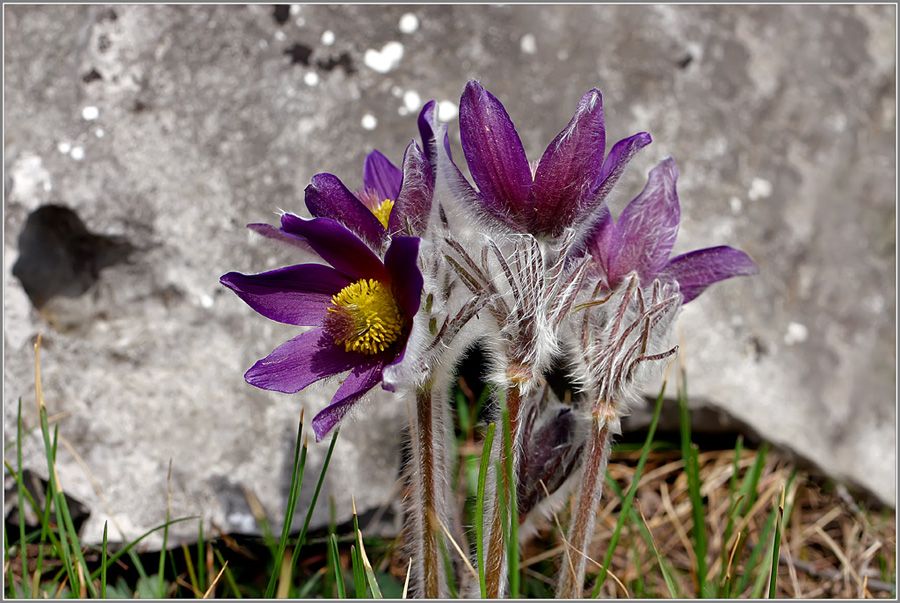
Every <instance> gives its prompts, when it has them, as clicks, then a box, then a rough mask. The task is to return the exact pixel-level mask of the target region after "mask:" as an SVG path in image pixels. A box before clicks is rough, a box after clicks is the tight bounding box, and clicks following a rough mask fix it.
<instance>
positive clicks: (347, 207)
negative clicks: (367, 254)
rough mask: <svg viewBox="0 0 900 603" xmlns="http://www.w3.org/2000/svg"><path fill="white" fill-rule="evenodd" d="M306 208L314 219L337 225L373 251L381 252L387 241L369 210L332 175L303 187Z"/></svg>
mask: <svg viewBox="0 0 900 603" xmlns="http://www.w3.org/2000/svg"><path fill="white" fill-rule="evenodd" d="M391 198H392V199H393V197H391ZM306 207H307V208H308V209H309V213H311V214H312V215H313V216H315V217H316V218H331V219H332V220H335V221H336V222H340V223H341V224H343V225H344V226H346V227H347V228H349V229H350V230H352V231H353V232H355V233H356V234H357V235H358V236H359V237H360V238H361V239H363V240H364V241H365V242H366V243H368V244H369V245H370V246H371V247H373V248H375V249H381V246H382V245H383V244H384V241H385V238H386V237H387V231H385V229H384V226H382V224H381V222H379V221H378V218H376V217H375V214H373V213H372V210H370V209H369V208H368V207H366V206H365V205H363V203H362V201H360V200H359V199H357V198H356V195H354V194H353V193H351V192H350V189H348V188H347V187H346V186H344V184H343V183H342V182H341V181H340V180H339V179H338V177H337V176H334V175H333V174H316V175H315V176H313V177H312V183H311V184H310V185H309V186H307V187H306Z"/></svg>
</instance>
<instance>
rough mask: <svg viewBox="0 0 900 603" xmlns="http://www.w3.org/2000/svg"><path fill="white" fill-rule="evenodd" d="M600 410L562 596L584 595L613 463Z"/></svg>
mask: <svg viewBox="0 0 900 603" xmlns="http://www.w3.org/2000/svg"><path fill="white" fill-rule="evenodd" d="M605 414H606V413H604V411H603V410H601V411H600V413H596V412H595V413H593V414H592V415H591V431H590V435H589V437H588V443H587V446H585V449H584V451H585V452H584V457H583V458H584V460H583V468H584V472H583V473H582V476H581V485H580V487H579V491H578V497H577V498H576V500H575V514H574V515H573V516H572V520H571V521H572V522H571V523H570V524H569V534H568V544H567V550H566V559H565V560H564V561H563V568H562V573H561V575H560V577H559V581H558V582H557V588H556V597H557V598H558V599H580V598H582V597H583V596H584V574H585V567H586V563H587V558H586V557H585V555H586V554H587V552H588V545H589V544H590V542H591V538H592V536H593V534H594V519H595V518H596V517H597V510H598V507H599V506H600V496H601V494H602V493H603V480H604V479H605V478H606V466H607V464H608V463H609V451H610V444H611V437H610V422H609V418H608V417H607V416H604V415H605Z"/></svg>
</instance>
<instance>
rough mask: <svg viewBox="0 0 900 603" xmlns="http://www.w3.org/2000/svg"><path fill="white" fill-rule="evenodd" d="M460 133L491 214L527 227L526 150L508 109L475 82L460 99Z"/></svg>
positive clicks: (528, 173)
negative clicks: (506, 216)
mask: <svg viewBox="0 0 900 603" xmlns="http://www.w3.org/2000/svg"><path fill="white" fill-rule="evenodd" d="M459 133H460V140H461V142H462V148H463V153H464V154H465V156H466V161H467V162H468V164H469V172H470V173H471V174H472V180H474V181H475V185H476V186H477V187H478V189H479V191H480V192H481V196H482V198H483V200H484V202H485V203H486V204H487V206H488V208H489V211H490V213H492V214H494V215H497V214H500V215H504V214H506V215H509V217H510V218H511V219H512V221H513V222H515V223H517V224H527V223H528V221H529V219H530V216H531V215H532V212H533V202H532V199H531V194H530V193H531V185H532V178H531V168H530V167H529V166H528V159H527V158H526V156H525V149H524V147H523V146H522V141H521V140H520V139H519V134H518V133H517V132H516V128H515V126H513V123H512V120H510V118H509V115H508V114H507V113H506V109H504V108H503V105H502V104H501V103H500V101H499V100H497V99H496V98H495V97H494V96H493V95H492V94H491V93H490V92H488V91H487V90H485V89H484V88H482V87H481V85H480V84H479V83H478V82H476V81H474V80H472V81H470V82H469V83H468V84H466V89H465V91H464V92H463V95H462V98H461V99H460V104H459Z"/></svg>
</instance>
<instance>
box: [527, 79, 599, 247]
mask: <svg viewBox="0 0 900 603" xmlns="http://www.w3.org/2000/svg"><path fill="white" fill-rule="evenodd" d="M605 151H606V130H605V129H604V127H603V101H602V98H601V96H600V92H599V91H598V90H597V89H596V88H595V89H593V90H591V91H590V92H588V93H587V94H585V95H584V96H583V97H582V99H581V101H580V102H579V103H578V108H577V109H576V110H575V115H574V116H573V117H572V119H571V121H569V125H568V126H566V128H565V129H564V130H563V131H562V132H560V133H559V134H558V135H557V136H556V138H555V139H554V140H553V142H552V143H550V146H548V147H547V150H546V151H544V155H543V157H541V161H540V163H539V164H538V167H537V170H536V171H535V175H534V203H535V207H534V210H535V215H534V219H533V223H532V224H531V225H530V228H529V230H530V232H531V233H533V234H549V235H551V236H558V235H559V234H561V233H562V231H563V229H565V228H566V227H568V226H571V225H572V224H573V223H574V222H575V221H576V218H577V217H578V210H579V208H580V207H581V206H582V205H584V204H585V202H586V201H587V200H588V199H590V198H592V197H593V193H594V190H595V189H596V187H597V184H598V183H599V182H600V180H599V178H598V177H599V175H600V171H601V168H602V167H603V154H604V152H605Z"/></svg>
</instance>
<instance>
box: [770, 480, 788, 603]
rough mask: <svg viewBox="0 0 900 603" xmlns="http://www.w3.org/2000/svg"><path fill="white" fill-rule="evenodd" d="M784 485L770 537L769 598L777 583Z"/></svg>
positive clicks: (773, 596) (771, 597)
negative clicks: (773, 530) (770, 568)
mask: <svg viewBox="0 0 900 603" xmlns="http://www.w3.org/2000/svg"><path fill="white" fill-rule="evenodd" d="M784 492H785V488H784V486H782V487H781V500H780V501H779V503H778V518H777V519H776V520H775V535H774V536H773V537H772V575H771V577H770V578H769V598H770V599H774V598H775V592H776V590H775V587H776V586H777V583H778V550H779V548H780V545H781V524H782V522H783V521H784Z"/></svg>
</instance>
